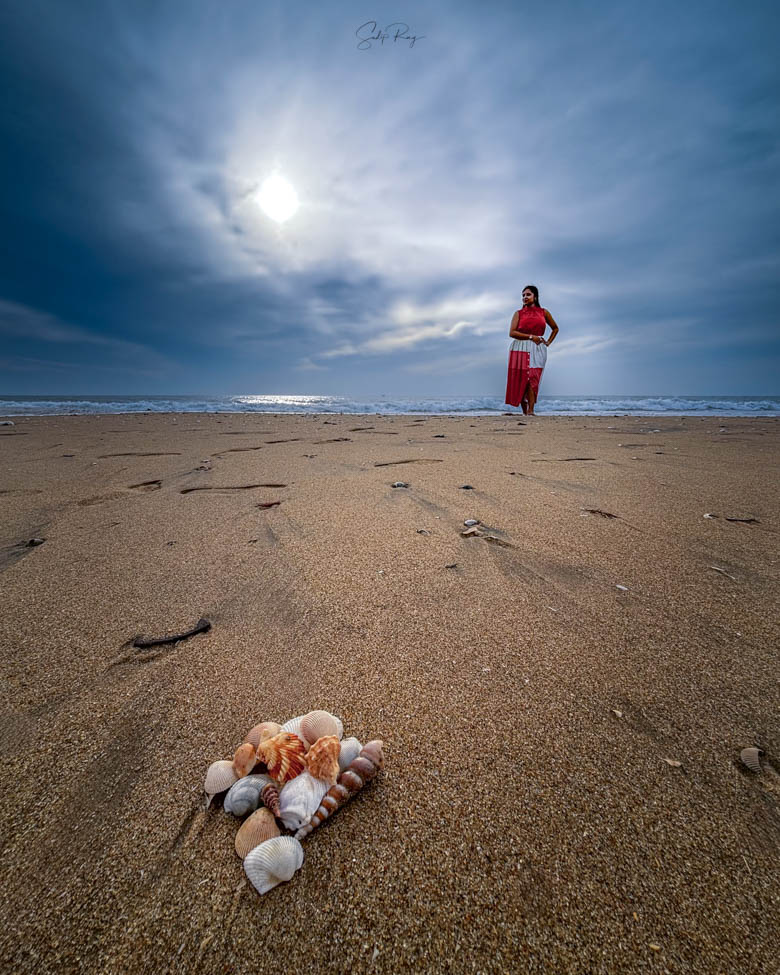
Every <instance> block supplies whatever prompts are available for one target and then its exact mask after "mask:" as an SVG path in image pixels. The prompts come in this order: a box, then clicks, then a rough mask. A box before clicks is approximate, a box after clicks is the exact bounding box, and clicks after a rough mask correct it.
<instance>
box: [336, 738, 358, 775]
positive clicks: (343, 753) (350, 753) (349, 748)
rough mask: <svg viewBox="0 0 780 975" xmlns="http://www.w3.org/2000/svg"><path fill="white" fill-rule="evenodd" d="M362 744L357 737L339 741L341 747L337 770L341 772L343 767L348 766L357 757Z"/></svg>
mask: <svg viewBox="0 0 780 975" xmlns="http://www.w3.org/2000/svg"><path fill="white" fill-rule="evenodd" d="M362 749H363V746H362V745H361V744H360V742H359V741H358V740H357V738H345V739H344V741H342V743H341V749H340V751H339V771H340V772H343V771H344V770H345V769H347V768H349V766H350V765H351V764H352V762H354V761H355V759H356V758H357V757H358V755H359V754H360V752H361V751H362Z"/></svg>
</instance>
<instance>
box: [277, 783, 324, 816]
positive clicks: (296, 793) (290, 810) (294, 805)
mask: <svg viewBox="0 0 780 975" xmlns="http://www.w3.org/2000/svg"><path fill="white" fill-rule="evenodd" d="M327 791H328V785H327V783H326V782H322V781H321V780H320V779H315V778H314V776H313V775H310V774H309V773H308V772H301V774H300V775H297V776H296V777H295V778H294V779H290V781H289V782H288V783H287V784H286V785H285V786H284V787H283V788H282V791H281V792H280V793H279V810H280V812H279V818H280V819H281V821H282V822H283V823H284V825H285V826H286V827H287V829H290V830H296V829H300V828H301V826H303V825H305V824H306V823H308V822H309V820H310V819H311V817H312V816H313V815H314V813H315V812H316V811H317V807H318V806H319V804H320V802H322V797H323V796H324V795H325V793H326V792H327Z"/></svg>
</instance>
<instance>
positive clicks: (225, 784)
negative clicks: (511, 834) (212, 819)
mask: <svg viewBox="0 0 780 975" xmlns="http://www.w3.org/2000/svg"><path fill="white" fill-rule="evenodd" d="M237 778H238V776H237V775H236V773H235V772H234V771H233V763H232V762H227V761H219V762H212V763H211V765H209V767H208V770H207V772H206V781H205V783H204V785H203V790H204V792H205V793H206V795H207V796H208V797H209V799H208V802H207V803H206V806H207V807H208V806H209V805H210V804H211V800H212V799H213V798H214V796H215V795H217V793H219V792H224V791H225V790H226V789H229V788H230V787H231V785H233V783H234V782H235V781H236V779H237Z"/></svg>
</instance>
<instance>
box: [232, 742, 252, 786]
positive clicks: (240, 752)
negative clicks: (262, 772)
mask: <svg viewBox="0 0 780 975" xmlns="http://www.w3.org/2000/svg"><path fill="white" fill-rule="evenodd" d="M255 765H257V749H256V748H255V746H254V745H252V744H251V743H250V742H248V741H245V742H244V744H243V745H239V746H238V748H237V749H236V753H235V755H234V756H233V771H234V772H235V773H236V775H237V776H238V777H239V779H243V777H244V776H245V775H249V773H250V772H251V771H252V769H253V768H254V767H255Z"/></svg>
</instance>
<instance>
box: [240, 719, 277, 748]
mask: <svg viewBox="0 0 780 975" xmlns="http://www.w3.org/2000/svg"><path fill="white" fill-rule="evenodd" d="M281 730H282V726H281V725H280V724H277V723H276V722H275V721H261V722H260V724H256V725H255V726H254V728H252V730H251V731H250V732H248V733H247V736H246V738H245V739H244V741H248V742H249V744H250V745H254V746H255V748H257V746H258V745H259V744H260V742H261V741H265V739H266V738H273V736H274V735H278V734H279V732H280V731H281Z"/></svg>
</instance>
